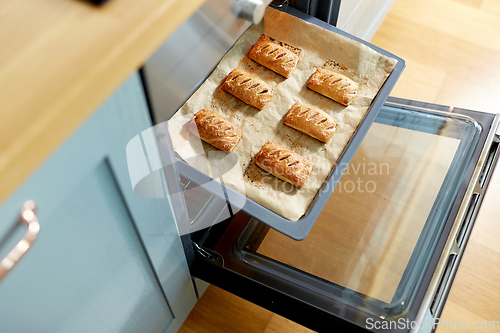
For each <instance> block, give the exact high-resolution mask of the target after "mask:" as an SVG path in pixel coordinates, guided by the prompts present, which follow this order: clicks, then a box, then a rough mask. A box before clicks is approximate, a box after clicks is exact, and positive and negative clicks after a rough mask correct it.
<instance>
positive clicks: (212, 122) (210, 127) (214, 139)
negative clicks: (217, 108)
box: [188, 109, 243, 152]
mask: <svg viewBox="0 0 500 333" xmlns="http://www.w3.org/2000/svg"><path fill="white" fill-rule="evenodd" d="M188 131H189V132H191V133H192V134H194V135H196V136H197V137H199V138H200V139H202V140H203V141H205V142H207V143H209V144H211V145H212V146H214V147H215V148H218V149H220V150H223V151H226V152H231V151H232V150H233V148H234V147H235V146H236V144H237V143H238V141H239V140H240V138H241V136H242V135H243V132H242V131H241V129H239V128H238V127H236V126H235V125H233V124H232V123H231V122H230V121H229V120H227V119H226V118H224V117H222V116H220V115H218V114H217V113H215V112H212V111H210V110H206V109H202V110H200V111H198V112H196V113H195V114H194V115H193V119H191V122H190V123H189V125H188Z"/></svg>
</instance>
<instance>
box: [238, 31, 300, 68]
mask: <svg viewBox="0 0 500 333" xmlns="http://www.w3.org/2000/svg"><path fill="white" fill-rule="evenodd" d="M279 44H280V43H279V42H276V41H275V40H274V39H273V38H271V37H269V36H266V35H265V34H263V35H262V36H260V38H259V40H258V41H257V43H255V45H254V46H253V48H252V50H251V51H250V53H249V54H248V57H249V58H250V59H252V60H255V61H256V62H258V63H259V64H261V65H262V66H265V67H267V68H269V69H270V70H272V71H274V72H276V73H278V74H280V75H282V76H284V77H286V78H288V77H290V74H292V72H293V70H294V69H295V67H296V66H297V63H298V61H299V54H300V49H298V48H291V47H290V48H291V50H290V49H288V48H286V47H284V46H281V45H279Z"/></svg>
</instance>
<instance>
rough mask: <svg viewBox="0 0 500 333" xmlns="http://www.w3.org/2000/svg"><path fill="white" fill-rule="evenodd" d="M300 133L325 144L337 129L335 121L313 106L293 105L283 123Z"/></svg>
mask: <svg viewBox="0 0 500 333" xmlns="http://www.w3.org/2000/svg"><path fill="white" fill-rule="evenodd" d="M283 123H284V124H285V125H287V126H290V127H292V128H294V129H296V130H298V131H300V132H302V133H305V134H307V135H309V136H312V137H313V138H315V139H318V140H319V141H322V142H327V141H328V139H330V138H331V137H332V135H333V133H335V130H336V129H337V120H336V119H335V118H333V117H332V116H330V115H329V114H328V113H326V112H324V111H323V110H320V109H318V108H316V107H314V106H310V105H305V104H301V103H295V104H294V105H292V107H291V108H290V110H288V113H287V115H286V117H285V120H284V122H283Z"/></svg>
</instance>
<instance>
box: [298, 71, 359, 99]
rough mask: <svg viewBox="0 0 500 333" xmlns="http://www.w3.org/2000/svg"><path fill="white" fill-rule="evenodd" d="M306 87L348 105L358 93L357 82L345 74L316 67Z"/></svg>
mask: <svg viewBox="0 0 500 333" xmlns="http://www.w3.org/2000/svg"><path fill="white" fill-rule="evenodd" d="M307 87H308V88H309V89H311V90H314V91H316V92H318V93H320V94H321V95H323V96H326V97H329V98H331V99H333V100H334V101H335V102H338V103H340V104H342V105H345V106H348V105H349V104H350V103H351V102H352V100H353V99H354V97H356V94H357V93H358V84H357V83H356V82H354V81H353V80H351V79H350V78H348V77H347V76H345V75H342V74H339V73H335V72H332V71H329V70H327V69H323V68H318V69H317V70H316V72H314V74H313V75H312V76H311V79H309V82H307Z"/></svg>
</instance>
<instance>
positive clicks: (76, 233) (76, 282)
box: [0, 74, 196, 333]
mask: <svg viewBox="0 0 500 333" xmlns="http://www.w3.org/2000/svg"><path fill="white" fill-rule="evenodd" d="M68 112H71V110H68ZM150 126H151V123H150V121H149V114H148V110H147V105H146V102H145V99H144V93H143V90H142V85H141V83H140V79H139V76H138V75H137V74H134V75H133V76H132V77H131V78H130V79H129V80H128V81H127V82H126V83H125V84H124V85H123V86H122V87H121V88H120V89H119V90H118V91H117V92H116V93H115V94H114V95H113V96H112V97H111V98H110V99H109V100H108V101H107V102H106V103H105V104H104V105H103V106H102V107H101V108H100V109H99V110H98V111H97V112H96V113H95V114H94V115H93V116H92V117H91V118H90V119H89V120H88V121H87V122H86V123H85V124H84V125H83V126H82V127H81V128H80V129H79V130H78V131H77V132H76V133H75V134H74V135H73V136H72V137H71V138H70V139H69V140H68V141H67V142H66V143H65V144H64V145H63V146H62V147H61V148H60V149H59V150H58V151H57V152H56V153H55V154H54V155H53V156H52V157H51V158H50V159H49V160H48V161H47V162H46V163H45V164H44V165H43V166H42V167H41V168H40V169H39V170H38V171H37V172H36V173H35V174H34V175H33V176H32V177H31V178H30V179H29V180H27V182H26V183H25V184H24V185H23V186H21V188H20V189H19V190H18V191H17V192H16V193H14V194H13V195H12V196H11V197H10V198H9V199H8V200H7V201H6V202H4V203H3V205H2V207H1V208H0V256H3V255H5V253H6V252H8V250H9V249H10V248H11V247H12V246H13V244H15V243H16V242H17V241H19V239H20V237H21V235H22V233H23V230H22V228H23V227H22V226H20V225H19V224H18V223H16V221H17V219H18V214H19V209H20V208H21V206H22V204H23V203H24V202H25V201H26V200H34V201H35V203H36V204H37V211H36V215H37V217H38V219H39V221H40V233H39V236H38V239H37V240H36V241H35V243H34V244H33V246H32V248H31V249H30V250H29V251H28V253H27V254H26V255H25V256H24V257H23V258H22V259H21V261H20V262H19V263H18V264H17V265H16V266H15V267H14V268H13V270H12V272H11V273H9V274H8V275H7V276H6V278H5V279H4V280H3V281H1V282H0V327H1V329H0V331H1V332H16V333H17V332H169V333H173V332H176V331H177V329H178V328H179V326H180V325H181V324H182V321H183V320H184V318H185V317H186V316H187V314H188V313H189V311H190V310H191V308H192V306H194V303H195V302H196V296H195V293H194V289H193V285H192V283H191V278H190V275H189V271H188V268H187V263H186V259H185V255H184V252H183V248H182V244H181V241H180V238H179V235H178V232H177V228H176V225H175V221H174V216H173V214H172V211H171V209H170V205H169V203H168V201H167V200H166V199H147V198H140V197H138V196H136V195H134V193H133V190H132V186H131V182H130V179H129V176H128V171H127V160H126V154H125V149H126V145H127V143H128V142H129V140H131V139H132V138H133V137H134V136H136V135H137V134H138V133H140V132H141V131H144V130H146V129H147V128H149V127H150Z"/></svg>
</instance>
